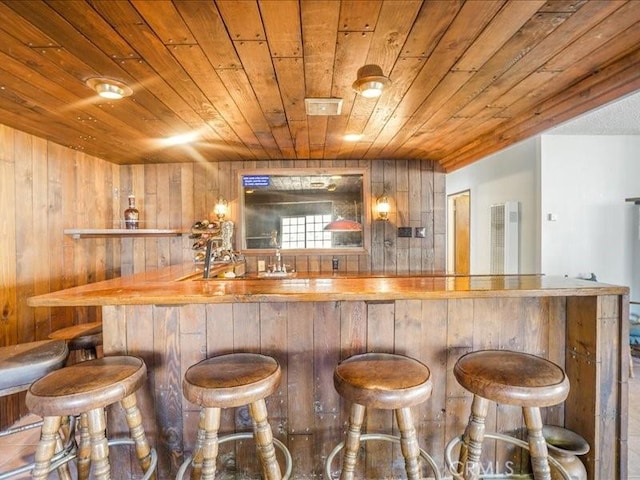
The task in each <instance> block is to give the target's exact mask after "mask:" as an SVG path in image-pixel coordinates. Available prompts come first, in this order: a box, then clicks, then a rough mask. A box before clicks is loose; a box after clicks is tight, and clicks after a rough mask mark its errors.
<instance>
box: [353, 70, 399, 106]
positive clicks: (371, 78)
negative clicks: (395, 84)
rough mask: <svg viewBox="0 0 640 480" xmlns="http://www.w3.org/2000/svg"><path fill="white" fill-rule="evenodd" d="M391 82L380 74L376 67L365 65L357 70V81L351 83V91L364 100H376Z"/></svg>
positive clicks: (380, 71)
mask: <svg viewBox="0 0 640 480" xmlns="http://www.w3.org/2000/svg"><path fill="white" fill-rule="evenodd" d="M390 83H391V81H390V80H389V79H388V78H387V77H385V76H384V75H383V74H382V68H380V67H379V66H378V65H365V66H363V67H360V68H359V69H358V79H357V80H356V81H355V82H353V85H352V87H353V89H354V90H355V91H356V92H357V93H359V94H360V95H362V96H363V97H365V98H376V97H379V96H380V95H382V91H383V90H384V89H385V87H386V86H387V85H389V84H390Z"/></svg>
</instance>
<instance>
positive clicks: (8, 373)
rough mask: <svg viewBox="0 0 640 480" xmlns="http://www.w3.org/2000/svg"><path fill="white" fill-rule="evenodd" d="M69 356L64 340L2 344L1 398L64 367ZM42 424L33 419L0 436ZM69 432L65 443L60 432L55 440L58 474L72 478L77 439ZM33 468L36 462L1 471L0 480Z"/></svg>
mask: <svg viewBox="0 0 640 480" xmlns="http://www.w3.org/2000/svg"><path fill="white" fill-rule="evenodd" d="M68 355H69V349H68V348H67V344H66V343H65V342H64V341H62V340H42V341H37V342H28V343H21V344H18V345H11V346H8V347H0V397H4V396H7V395H12V394H14V393H18V392H23V391H25V390H27V389H28V388H29V386H30V385H31V384H32V383H33V382H34V381H36V380H38V379H39V378H41V377H44V376H45V375H46V374H48V373H49V372H52V371H54V370H57V369H59V368H62V367H63V366H64V364H65V362H66V361H67V357H68ZM41 425H42V422H33V423H29V424H27V425H22V426H19V427H12V428H8V429H6V430H3V431H0V437H6V436H9V435H13V434H16V433H20V432H23V431H25V430H29V429H32V428H37V427H40V426H41ZM71 431H73V429H71ZM66 433H67V435H66V436H67V440H68V441H67V443H66V444H65V445H64V446H63V445H62V441H61V440H60V436H59V435H58V432H57V431H56V432H55V439H54V440H55V442H56V446H57V452H56V454H55V461H56V463H58V464H61V466H60V468H58V476H59V477H60V478H65V479H66V478H70V474H69V471H68V469H67V468H66V465H65V464H66V462H67V461H69V460H71V459H72V458H73V455H74V454H75V442H73V441H72V439H71V437H70V435H69V431H67V432H66ZM31 468H33V464H25V465H22V466H19V467H17V468H13V469H11V470H6V471H3V472H0V479H4V478H10V477H13V476H15V475H17V474H19V473H23V472H28V471H29V470H31Z"/></svg>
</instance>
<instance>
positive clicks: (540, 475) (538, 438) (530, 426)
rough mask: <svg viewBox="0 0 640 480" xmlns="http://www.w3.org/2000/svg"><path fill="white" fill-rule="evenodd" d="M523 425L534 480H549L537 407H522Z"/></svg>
mask: <svg viewBox="0 0 640 480" xmlns="http://www.w3.org/2000/svg"><path fill="white" fill-rule="evenodd" d="M522 413H523V414H524V424H525V425H526V427H527V434H528V437H529V454H530V456H531V468H532V470H533V478H535V480H551V470H550V468H549V458H548V450H547V442H546V441H545V439H544V436H543V435H542V418H541V416H540V409H539V408H538V407H523V408H522Z"/></svg>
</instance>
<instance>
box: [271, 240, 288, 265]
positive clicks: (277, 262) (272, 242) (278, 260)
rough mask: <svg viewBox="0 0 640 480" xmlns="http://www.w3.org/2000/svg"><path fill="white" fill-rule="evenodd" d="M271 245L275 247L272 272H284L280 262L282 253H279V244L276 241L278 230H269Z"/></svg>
mask: <svg viewBox="0 0 640 480" xmlns="http://www.w3.org/2000/svg"><path fill="white" fill-rule="evenodd" d="M271 245H273V246H274V247H275V248H276V264H275V265H274V266H273V271H274V272H286V271H287V270H286V268H285V266H284V264H283V263H282V254H281V253H280V244H279V243H278V231H277V230H272V231H271Z"/></svg>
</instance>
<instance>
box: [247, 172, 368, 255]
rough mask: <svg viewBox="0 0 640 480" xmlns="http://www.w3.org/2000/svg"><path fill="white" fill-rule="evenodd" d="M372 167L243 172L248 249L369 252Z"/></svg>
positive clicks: (302, 252)
mask: <svg viewBox="0 0 640 480" xmlns="http://www.w3.org/2000/svg"><path fill="white" fill-rule="evenodd" d="M368 185H369V181H368V175H367V170H366V169H344V168H333V169H327V170H320V169H283V170H278V171H277V173H275V171H274V170H268V171H267V170H251V171H240V172H239V186H240V188H239V191H240V192H241V194H240V216H241V222H240V241H241V249H242V250H243V251H245V252H246V251H249V252H251V251H269V252H270V251H273V250H274V249H277V250H287V251H289V252H288V253H293V254H309V253H322V251H324V250H327V251H328V252H327V253H339V251H340V250H344V251H345V253H357V252H365V251H366V250H365V247H366V245H367V237H368V229H367V228H365V226H366V225H368V222H369V209H368V208H367V205H368V195H367V191H368Z"/></svg>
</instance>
